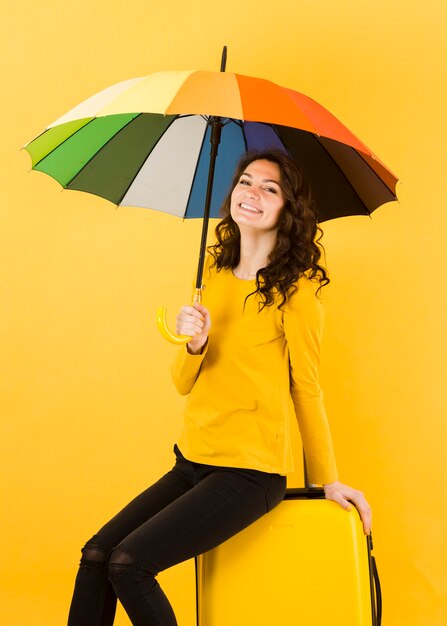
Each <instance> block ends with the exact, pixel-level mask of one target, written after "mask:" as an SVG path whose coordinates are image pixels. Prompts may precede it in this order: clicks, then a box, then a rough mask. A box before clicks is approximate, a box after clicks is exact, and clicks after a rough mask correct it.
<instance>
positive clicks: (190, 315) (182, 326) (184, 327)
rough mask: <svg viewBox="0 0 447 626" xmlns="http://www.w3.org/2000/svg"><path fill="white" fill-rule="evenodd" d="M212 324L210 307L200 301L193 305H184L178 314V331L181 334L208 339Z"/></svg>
mask: <svg viewBox="0 0 447 626" xmlns="http://www.w3.org/2000/svg"><path fill="white" fill-rule="evenodd" d="M210 326H211V321H210V314H209V311H208V309H206V308H205V307H204V306H202V305H201V304H199V303H194V305H193V306H183V307H182V308H181V309H180V312H179V314H178V315H177V324H176V331H177V333H178V334H181V335H189V336H190V337H200V336H202V335H203V337H202V338H204V339H205V340H206V337H207V335H208V331H209V329H210Z"/></svg>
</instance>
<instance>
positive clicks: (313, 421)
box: [284, 278, 371, 534]
mask: <svg viewBox="0 0 447 626" xmlns="http://www.w3.org/2000/svg"><path fill="white" fill-rule="evenodd" d="M299 287H300V289H299V290H298V292H297V293H296V294H294V295H293V296H292V298H291V299H290V300H289V306H288V308H287V311H286V313H285V314H284V329H285V333H286V338H287V344H288V347H289V355H290V367H291V394H292V398H293V401H294V405H295V411H296V414H297V419H298V423H299V427H300V432H301V437H302V441H303V446H304V450H305V454H306V465H307V469H308V475H309V479H310V482H311V483H318V484H322V485H323V488H324V493H325V497H326V498H327V499H328V500H334V501H335V502H337V503H338V504H339V505H340V506H342V507H343V508H344V509H346V510H348V511H349V510H350V509H351V506H352V505H351V503H352V504H354V505H355V507H356V508H357V510H358V512H359V514H360V517H361V520H362V523H363V530H364V532H365V534H368V533H369V532H370V531H371V508H370V506H369V504H368V502H367V501H366V499H365V497H364V495H363V493H362V492H361V491H358V490H357V489H353V488H352V487H349V486H348V485H345V484H343V483H341V482H339V481H338V477H337V468H336V464H335V455H334V451H333V445H332V437H331V433H330V429H329V423H328V420H327V416H326V410H325V407H324V402H323V392H322V390H321V387H320V382H319V364H320V343H321V336H322V331H323V323H324V310H323V307H322V305H321V303H320V301H319V300H318V299H317V297H316V296H315V286H314V283H312V282H311V281H309V280H308V279H305V278H303V279H301V280H300V285H299Z"/></svg>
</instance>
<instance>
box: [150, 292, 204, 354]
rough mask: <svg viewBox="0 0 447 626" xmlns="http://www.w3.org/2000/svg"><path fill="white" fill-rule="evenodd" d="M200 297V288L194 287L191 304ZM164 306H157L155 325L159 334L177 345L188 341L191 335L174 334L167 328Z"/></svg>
mask: <svg viewBox="0 0 447 626" xmlns="http://www.w3.org/2000/svg"><path fill="white" fill-rule="evenodd" d="M201 299H202V290H201V289H195V290H194V296H193V299H192V301H193V304H194V302H200V301H201ZM166 311H167V309H166V307H163V306H161V307H159V308H158V309H157V327H158V330H159V331H160V334H161V336H162V337H164V339H166V340H167V341H170V342H171V343H174V344H176V345H177V346H181V345H182V344H185V343H188V341H190V340H191V339H192V337H190V336H189V335H176V334H175V333H173V332H171V331H170V330H169V328H168V324H167V322H166Z"/></svg>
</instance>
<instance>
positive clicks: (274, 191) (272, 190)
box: [265, 187, 277, 193]
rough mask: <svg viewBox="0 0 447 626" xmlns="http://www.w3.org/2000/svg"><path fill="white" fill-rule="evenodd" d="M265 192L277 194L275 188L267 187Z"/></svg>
mask: <svg viewBox="0 0 447 626" xmlns="http://www.w3.org/2000/svg"><path fill="white" fill-rule="evenodd" d="M265 191H268V192H269V193H277V191H276V189H275V188H274V187H265Z"/></svg>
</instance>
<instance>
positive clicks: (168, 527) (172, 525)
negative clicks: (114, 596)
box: [118, 468, 286, 575]
mask: <svg viewBox="0 0 447 626" xmlns="http://www.w3.org/2000/svg"><path fill="white" fill-rule="evenodd" d="M285 489H286V478H285V477H284V476H279V475H278V474H266V473H263V472H256V471H251V470H237V469H236V470H233V469H229V468H218V469H214V470H213V471H211V472H209V473H207V474H206V475H205V477H204V478H203V479H202V480H200V482H198V483H197V484H196V485H195V486H194V487H193V488H192V489H189V490H188V491H186V492H185V493H183V495H181V496H179V497H178V498H177V499H175V500H174V501H172V502H171V503H170V504H168V505H167V506H165V507H164V508H163V509H162V510H160V511H159V512H158V513H157V514H156V515H154V516H153V517H151V518H150V519H148V520H147V521H145V522H144V523H143V524H141V525H140V526H139V527H138V528H137V529H136V530H134V531H133V532H132V533H130V534H129V535H128V536H127V537H126V538H125V539H124V540H123V541H122V542H121V543H120V544H119V546H118V548H119V550H120V551H124V552H127V553H128V554H129V555H131V556H132V557H133V560H135V561H137V562H138V564H139V565H140V566H141V567H142V568H143V569H146V570H147V571H148V572H150V573H151V574H153V575H155V574H157V573H158V572H160V571H162V570H164V569H166V568H168V567H171V566H172V565H175V564H176V563H180V562H181V561H184V560H186V559H189V558H192V557H194V556H196V555H198V554H201V553H202V552H206V551H207V550H210V549H212V548H214V547H215V546H217V545H219V544H220V543H222V542H223V541H225V540H226V539H228V538H229V537H231V536H232V535H234V534H236V533H237V532H239V531H240V530H242V529H243V528H245V527H246V526H248V525H249V524H251V523H252V522H254V521H255V520H256V519H258V518H259V517H261V516H262V515H264V514H265V513H267V512H268V511H269V510H270V509H272V508H273V507H274V506H276V505H277V504H279V502H281V500H282V499H283V497H284V494H285Z"/></svg>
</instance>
